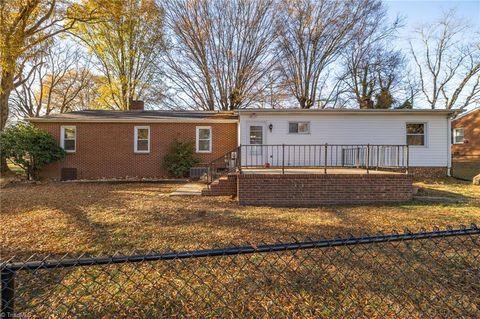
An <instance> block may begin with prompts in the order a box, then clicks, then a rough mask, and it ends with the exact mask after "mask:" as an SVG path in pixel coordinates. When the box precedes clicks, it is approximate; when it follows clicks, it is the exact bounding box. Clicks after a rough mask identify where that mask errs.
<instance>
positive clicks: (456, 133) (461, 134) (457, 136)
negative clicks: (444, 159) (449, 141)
mask: <svg viewBox="0 0 480 319" xmlns="http://www.w3.org/2000/svg"><path fill="white" fill-rule="evenodd" d="M464 138H465V130H464V129H463V128H454V129H453V144H463V140H464Z"/></svg>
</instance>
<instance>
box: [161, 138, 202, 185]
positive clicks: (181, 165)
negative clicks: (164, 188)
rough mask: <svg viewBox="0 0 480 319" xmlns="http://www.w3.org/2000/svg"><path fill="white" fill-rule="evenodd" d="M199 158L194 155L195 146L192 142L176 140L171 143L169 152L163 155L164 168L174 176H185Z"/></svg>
mask: <svg viewBox="0 0 480 319" xmlns="http://www.w3.org/2000/svg"><path fill="white" fill-rule="evenodd" d="M198 162H199V160H198V159H197V158H196V157H195V148H194V146H193V144H192V143H187V142H178V141H175V142H173V143H172V146H171V148H170V152H169V153H168V154H167V155H165V162H164V164H165V168H166V169H167V171H168V172H169V173H170V174H172V175H173V176H175V177H187V176H188V174H189V172H190V168H191V167H193V166H195V165H196V164H198Z"/></svg>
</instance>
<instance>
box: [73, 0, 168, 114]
mask: <svg viewBox="0 0 480 319" xmlns="http://www.w3.org/2000/svg"><path fill="white" fill-rule="evenodd" d="M78 10H79V11H80V12H81V14H84V13H83V12H84V11H86V12H89V11H92V10H93V11H95V12H96V17H97V19H96V21H95V23H79V24H77V25H76V27H75V28H74V29H73V30H72V33H73V34H74V35H75V36H77V37H78V38H80V39H81V40H83V42H84V43H85V44H86V46H87V47H88V48H89V50H90V51H91V52H92V53H93V54H94V56H95V58H96V62H97V66H98V70H99V71H100V72H101V74H102V75H103V76H102V78H101V79H102V86H101V88H100V92H101V98H102V102H103V103H105V106H106V107H108V108H112V109H120V110H127V109H129V108H130V101H131V100H137V99H143V100H145V101H149V98H150V97H152V96H153V97H154V98H157V97H158V96H159V94H158V93H159V91H160V90H161V89H162V83H161V81H160V79H159V76H160V75H161V72H160V70H159V59H160V56H161V55H162V52H163V51H164V49H165V43H164V35H163V28H164V26H163V25H164V21H163V17H164V11H163V9H162V8H161V7H160V6H159V5H157V4H156V3H155V1H154V0H127V1H120V0H115V1H110V0H84V1H83V2H82V3H81V5H80V7H79V9H78Z"/></svg>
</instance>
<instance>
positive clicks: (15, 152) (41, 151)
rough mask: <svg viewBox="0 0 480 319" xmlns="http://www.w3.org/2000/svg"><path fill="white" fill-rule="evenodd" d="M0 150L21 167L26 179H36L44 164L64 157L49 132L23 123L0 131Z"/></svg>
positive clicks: (63, 152)
mask: <svg viewBox="0 0 480 319" xmlns="http://www.w3.org/2000/svg"><path fill="white" fill-rule="evenodd" d="M0 152H1V153H2V154H3V156H5V157H7V158H9V159H11V160H12V161H13V162H14V163H15V164H17V165H18V166H20V167H21V168H23V169H24V170H25V172H26V173H27V178H28V179H31V178H33V179H37V178H38V172H39V171H40V169H42V168H43V167H44V166H45V165H48V164H50V163H53V162H56V161H59V160H61V159H63V158H64V157H65V151H64V150H63V149H62V148H61V147H59V146H58V144H57V142H56V141H55V139H54V138H53V136H52V135H50V133H48V132H45V131H43V130H41V129H38V128H35V127H33V126H32V125H28V124H23V123H20V124H18V125H16V126H14V127H11V128H8V129H6V130H4V131H3V132H2V133H0Z"/></svg>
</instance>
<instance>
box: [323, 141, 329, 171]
mask: <svg viewBox="0 0 480 319" xmlns="http://www.w3.org/2000/svg"><path fill="white" fill-rule="evenodd" d="M327 153H328V143H325V162H324V163H323V167H324V173H325V174H327V160H328V155H327Z"/></svg>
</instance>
